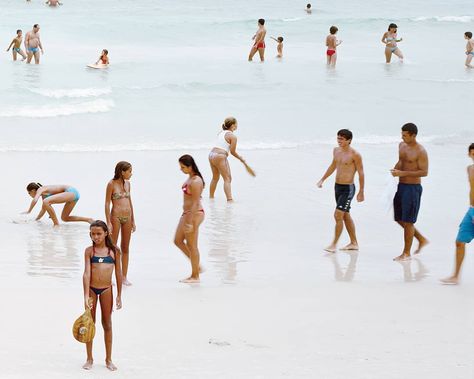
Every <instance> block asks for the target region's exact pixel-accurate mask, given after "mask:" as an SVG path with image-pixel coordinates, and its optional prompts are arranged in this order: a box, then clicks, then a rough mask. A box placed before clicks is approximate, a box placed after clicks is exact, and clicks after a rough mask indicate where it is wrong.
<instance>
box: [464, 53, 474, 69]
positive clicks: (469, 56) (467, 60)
mask: <svg viewBox="0 0 474 379" xmlns="http://www.w3.org/2000/svg"><path fill="white" fill-rule="evenodd" d="M472 57H473V55H472V54H468V56H467V58H466V63H465V65H466V67H467V68H474V66H473V65H472V64H471V62H472Z"/></svg>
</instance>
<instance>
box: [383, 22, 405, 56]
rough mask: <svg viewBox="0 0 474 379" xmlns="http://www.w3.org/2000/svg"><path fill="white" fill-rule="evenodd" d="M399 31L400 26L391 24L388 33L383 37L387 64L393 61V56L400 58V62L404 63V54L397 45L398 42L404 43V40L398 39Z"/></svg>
mask: <svg viewBox="0 0 474 379" xmlns="http://www.w3.org/2000/svg"><path fill="white" fill-rule="evenodd" d="M397 29H398V26H397V25H396V24H390V25H389V26H388V31H386V32H385V33H384V34H383V36H382V43H384V44H385V60H386V63H390V61H391V60H392V54H395V55H396V56H397V57H398V58H400V62H403V53H402V51H401V50H400V49H399V47H398V45H397V42H402V41H403V38H400V39H397Z"/></svg>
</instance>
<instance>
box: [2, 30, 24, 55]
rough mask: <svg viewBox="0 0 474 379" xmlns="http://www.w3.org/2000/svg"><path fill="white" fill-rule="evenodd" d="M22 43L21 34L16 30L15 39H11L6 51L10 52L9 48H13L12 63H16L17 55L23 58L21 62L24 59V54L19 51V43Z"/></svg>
mask: <svg viewBox="0 0 474 379" xmlns="http://www.w3.org/2000/svg"><path fill="white" fill-rule="evenodd" d="M22 41H23V32H22V31H21V30H20V29H18V30H17V31H16V37H15V38H13V41H12V42H11V43H10V46H8V49H7V51H10V48H11V47H12V46H13V48H12V55H13V60H14V61H16V58H17V54H20V55H21V56H22V57H23V59H22V61H24V60H25V59H26V54H25V52H24V51H23V50H22V49H21V42H22Z"/></svg>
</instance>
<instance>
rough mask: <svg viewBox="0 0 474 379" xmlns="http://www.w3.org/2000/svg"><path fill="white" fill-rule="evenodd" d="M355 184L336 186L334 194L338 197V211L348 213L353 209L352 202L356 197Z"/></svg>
mask: <svg viewBox="0 0 474 379" xmlns="http://www.w3.org/2000/svg"><path fill="white" fill-rule="evenodd" d="M355 190H356V189H355V185H354V184H338V183H336V184H335V185H334V193H335V195H336V209H338V210H340V211H342V212H348V213H349V210H350V209H351V201H352V199H353V198H354V195H355Z"/></svg>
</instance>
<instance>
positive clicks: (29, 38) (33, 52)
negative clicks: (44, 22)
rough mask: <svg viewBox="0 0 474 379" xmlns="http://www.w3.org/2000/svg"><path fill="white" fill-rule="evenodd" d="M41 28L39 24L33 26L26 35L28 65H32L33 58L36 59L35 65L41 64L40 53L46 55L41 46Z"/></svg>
mask: <svg viewBox="0 0 474 379" xmlns="http://www.w3.org/2000/svg"><path fill="white" fill-rule="evenodd" d="M39 30H40V27H39V25H38V24H34V25H33V29H32V30H31V31H29V32H28V33H26V37H25V49H26V53H27V54H28V56H27V59H26V63H31V60H32V59H33V57H34V58H35V64H39V63H40V51H41V54H44V51H43V46H42V45H41V40H40V35H39Z"/></svg>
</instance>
